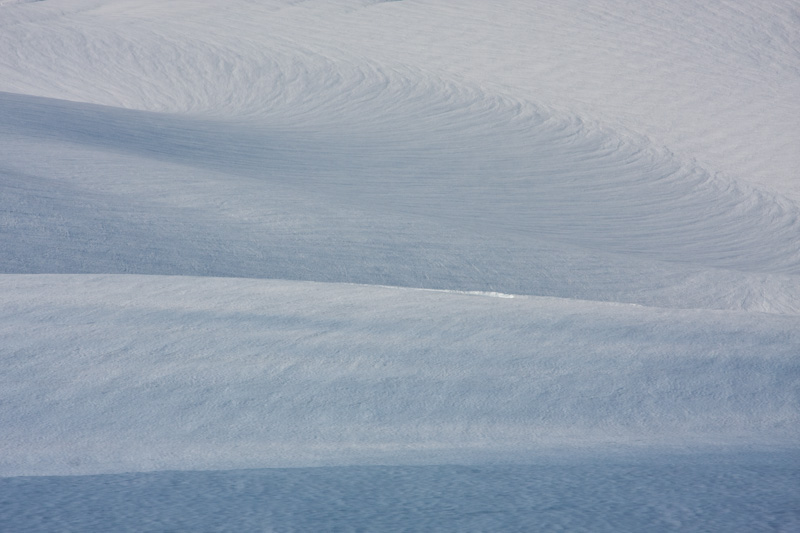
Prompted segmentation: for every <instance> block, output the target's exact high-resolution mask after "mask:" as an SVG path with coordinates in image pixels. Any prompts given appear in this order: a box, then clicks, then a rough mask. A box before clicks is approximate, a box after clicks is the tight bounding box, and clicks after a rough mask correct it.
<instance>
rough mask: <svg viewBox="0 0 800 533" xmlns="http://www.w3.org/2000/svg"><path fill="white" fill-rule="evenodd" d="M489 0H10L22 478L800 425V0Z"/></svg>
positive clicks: (653, 438) (366, 460)
mask: <svg viewBox="0 0 800 533" xmlns="http://www.w3.org/2000/svg"><path fill="white" fill-rule="evenodd" d="M489 4H492V5H493V7H492V10H489V8H488V7H487V5H489ZM494 4H497V3H486V2H477V1H472V2H463V1H462V2H450V1H442V2H436V3H430V2H424V1H416V0H404V1H402V2H375V1H369V0H347V1H343V2H323V1H322V0H319V1H317V0H308V1H303V2H297V1H281V0H271V1H266V2H244V1H242V2H220V1H216V0H215V1H209V2H188V1H174V2H172V1H171V2H166V3H165V2H141V1H137V2H132V1H118V2H117V1H110V0H75V1H74V2H34V3H8V2H4V3H3V7H4V9H2V11H0V28H1V29H0V273H2V274H0V288H1V290H0V294H2V295H3V297H2V303H0V357H2V359H0V360H1V361H2V364H3V365H4V366H3V372H0V427H2V428H3V439H0V458H2V459H0V475H5V476H12V475H26V474H36V475H39V474H59V475H60V474H89V473H98V472H106V473H108V472H137V471H139V472H141V471H147V470H170V469H195V470H202V469H222V468H257V467H277V466H293V467H302V466H314V465H367V464H421V463H422V464H453V463H486V462H498V461H499V462H535V461H536V460H538V459H537V458H541V457H552V456H558V457H564V456H568V455H569V454H570V453H572V452H575V453H579V452H580V454H586V455H589V456H591V455H592V454H593V453H600V452H603V453H607V452H609V451H619V450H622V452H620V453H623V454H624V453H629V452H630V450H633V449H638V450H640V451H641V450H644V451H643V452H642V453H651V452H652V453H653V454H658V453H661V451H663V450H664V449H667V448H668V449H670V450H677V451H679V452H681V453H683V452H691V451H697V450H709V449H711V450H719V449H724V450H729V449H738V450H740V449H766V450H773V449H775V448H785V449H788V450H789V451H790V453H795V452H792V450H796V443H797V442H798V436H800V435H798V429H797V428H800V421H799V420H798V413H800V399H798V397H797V393H796V392H797V390H798V389H799V388H800V373H798V369H797V364H796V357H797V354H798V353H800V339H799V338H798V333H797V332H798V331H800V322H798V315H800V206H799V205H798V200H797V198H798V196H797V189H796V188H795V186H794V185H792V184H791V183H792V179H791V178H792V175H791V174H790V173H789V172H788V171H787V169H789V168H791V164H790V163H791V157H792V155H791V154H785V153H783V152H781V151H780V150H779V148H780V146H783V145H784V144H787V143H789V144H790V142H791V140H792V139H797V138H798V132H797V130H796V125H788V126H787V124H789V122H788V119H786V118H785V117H783V115H781V116H778V115H779V113H778V112H776V111H774V110H769V109H767V107H768V103H769V102H772V101H773V100H772V99H773V98H774V101H775V102H778V103H779V105H780V106H783V107H782V109H785V110H786V111H785V113H783V114H785V115H788V116H797V114H796V113H794V111H798V109H797V104H796V103H795V102H796V97H795V96H794V95H796V94H798V92H795V91H794V88H795V87H798V80H800V75H799V74H798V72H800V71H798V69H797V68H796V64H794V63H793V62H795V63H796V57H797V56H796V55H793V54H794V52H795V51H796V49H795V45H794V44H792V42H793V41H791V37H790V36H787V35H788V34H787V32H786V28H785V23H784V22H782V21H784V20H785V19H786V17H790V15H791V14H792V13H794V14H795V15H796V14H797V10H796V9H795V8H792V6H791V5H790V3H788V2H775V3H774V5H773V4H770V6H766V7H754V6H752V5H750V4H748V3H746V2H739V1H735V2H721V1H720V2H716V1H715V2H708V3H706V4H704V6H705V7H702V8H701V7H697V6H695V5H694V4H692V3H691V2H677V3H669V5H667V3H663V5H662V3H659V2H655V3H652V5H650V4H648V6H639V5H638V3H635V2H624V1H622V0H605V1H600V0H597V1H592V2H587V3H586V6H585V7H584V8H582V9H581V10H578V12H577V13H575V14H574V16H567V11H568V10H567V8H566V7H564V6H560V5H559V6H553V5H551V4H549V3H539V2H522V1H510V2H502V3H500V4H502V5H494ZM570 9H571V8H570ZM681 9H684V10H685V11H686V12H687V13H690V14H692V15H693V17H692V18H691V21H690V22H687V25H686V26H684V25H681V24H672V25H670V21H674V20H677V19H680V17H679V16H678V15H679V12H680V10H681ZM573 11H574V10H573ZM715 14H716V15H719V16H718V17H716V18H715V17H714V16H712V15H715ZM648 17H651V19H648ZM714 20H718V21H724V23H720V24H719V25H716V24H713V23H712V22H713V21H714ZM795 20H796V19H795ZM748 21H750V25H748V24H747V23H748ZM743 28H752V36H751V37H750V38H746V37H745V36H744V35H743V32H745V30H744V29H743ZM703 29H705V30H707V32H704V31H701V30H703ZM770 36H771V37H772V38H767V37H770ZM648 39H649V40H648ZM515 48H519V50H518V51H516V52H515V51H514V49H515ZM743 58H746V60H745V59H743ZM605 62H607V65H606V63H605ZM604 65H606V66H604ZM736 65H741V69H740V70H737V69H736V68H735V67H736ZM793 65H794V66H793ZM738 76H741V80H740V79H739V77H738ZM756 79H758V80H760V83H759V84H756V83H754V82H753V80H756ZM703 80H705V81H713V82H715V83H717V85H712V84H699V82H700V81H703ZM667 81H669V83H667ZM767 93H769V94H770V99H767V98H766V97H765V94H767ZM765 102H766V103H765ZM793 106H794V107H793ZM791 124H794V123H793V122H792V123H791ZM748 125H749V126H751V127H748ZM773 130H774V132H775V133H776V135H772V134H767V133H770V132H773ZM774 139H780V141H776V143H777V144H776V145H775V146H778V148H776V147H775V146H773V144H772V142H773V140H774ZM759 146H762V147H763V148H761V149H760V148H759ZM761 151H763V152H764V154H762V153H760V152H761ZM765 154H766V155H765ZM770 154H771V155H770ZM728 156H730V160H729V159H728ZM756 167H757V168H756ZM737 169H740V170H741V171H740V170H737ZM753 169H756V170H753ZM787 184H788V185H787ZM222 278H225V279H222ZM578 451H579V452H578ZM0 516H2V515H0ZM323 529H324V528H323ZM367 529H368V528H367ZM488 529H491V528H488ZM589 529H591V528H589Z"/></svg>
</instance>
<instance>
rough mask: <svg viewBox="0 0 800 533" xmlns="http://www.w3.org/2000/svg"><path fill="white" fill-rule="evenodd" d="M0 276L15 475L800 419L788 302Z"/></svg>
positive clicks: (255, 461) (609, 438)
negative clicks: (670, 301)
mask: <svg viewBox="0 0 800 533" xmlns="http://www.w3.org/2000/svg"><path fill="white" fill-rule="evenodd" d="M0 290H2V292H3V294H4V295H5V296H4V302H3V307H2V312H3V314H2V316H1V317H0V324H2V325H3V328H2V330H0V335H1V337H0V344H1V345H2V346H4V351H5V355H4V371H3V374H2V384H0V391H2V392H0V405H2V406H3V409H2V411H0V416H2V418H0V426H2V427H3V439H2V444H1V445H2V448H1V449H0V458H2V459H0V474H2V475H26V474H47V473H50V474H54V473H58V474H88V473H101V472H125V471H143V470H166V469H203V468H214V469H217V468H252V467H254V466H270V467H274V466H302V465H310V464H314V465H331V464H373V463H381V464H387V463H391V464H398V463H400V464H402V463H436V464H447V463H454V462H470V463H472V462H481V461H496V460H505V461H514V462H521V461H525V460H533V459H534V458H535V457H537V456H538V455H541V454H552V453H556V452H564V450H569V449H572V450H573V452H574V453H585V452H586V450H587V449H588V450H592V449H594V450H606V451H607V450H613V449H618V448H623V449H629V450H630V449H634V450H635V449H636V448H640V447H644V446H655V447H657V448H658V447H661V448H665V449H675V448H677V449H702V448H707V447H715V448H718V447H728V448H731V447H732V448H741V447H750V446H757V447H768V448H773V447H776V446H777V447H786V446H790V447H791V446H794V445H795V444H796V442H797V439H798V437H800V431H799V430H798V428H800V397H798V391H800V369H799V368H798V361H797V354H798V353H800V327H798V326H800V320H798V318H797V317H794V316H787V317H782V316H772V315H762V314H754V313H743V312H731V311H716V312H711V311H671V310H664V309H650V308H643V307H640V306H635V305H619V304H606V303H595V302H581V301H575V300H564V299H554V298H541V297H527V298H513V299H509V298H493V297H489V296H485V295H474V294H454V293H445V292H430V291H415V290H409V289H396V288H381V287H370V286H355V285H344V284H319V283H309V282H284V281H266V280H234V279H214V278H188V277H179V278H172V277H152V276H144V277H142V276H130V275H129V276H107V275H106V276H87V275H73V276H66V275H18V276H11V275H7V276H3V277H0Z"/></svg>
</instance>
